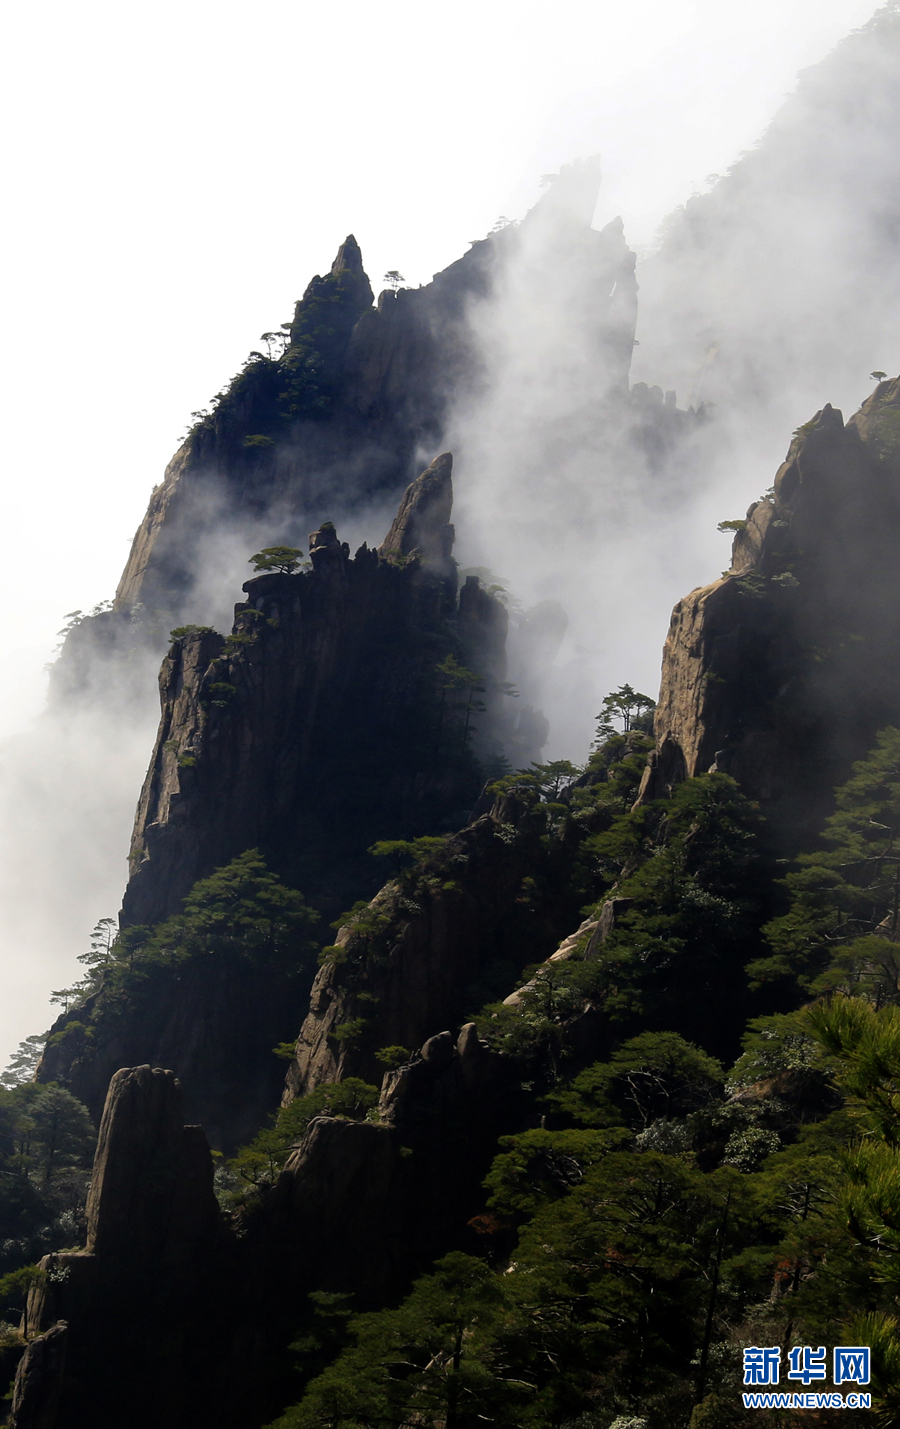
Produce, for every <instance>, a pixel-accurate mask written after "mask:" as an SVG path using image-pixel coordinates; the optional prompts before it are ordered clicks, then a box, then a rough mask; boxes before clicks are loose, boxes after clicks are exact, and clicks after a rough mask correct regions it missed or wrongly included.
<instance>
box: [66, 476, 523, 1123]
mask: <svg viewBox="0 0 900 1429" xmlns="http://www.w3.org/2000/svg"><path fill="white" fill-rule="evenodd" d="M451 468H452V461H451V457H450V454H449V453H445V454H443V455H442V456H440V457H438V458H437V459H436V461H435V462H433V463H432V465H431V466H430V467H429V468H428V469H427V470H426V471H425V472H423V473H422V474H421V476H419V477H418V478H417V479H416V480H415V481H414V482H413V483H412V484H411V485H410V487H409V489H408V491H407V492H406V494H405V496H404V498H403V502H402V504H401V508H400V511H399V513H398V516H397V519H396V520H395V521H394V523H393V526H392V527H391V531H390V533H389V534H388V536H387V538H386V540H385V541H384V543H383V545H382V547H381V552H380V553H379V552H376V551H373V550H369V549H368V548H367V547H366V546H363V547H362V548H361V549H360V550H359V551H358V552H357V554H356V557H355V558H351V556H350V552H349V549H348V547H347V545H346V543H342V542H341V541H340V539H339V537H338V534H337V532H336V531H335V530H334V527H333V526H331V525H330V524H327V523H326V525H325V526H323V527H322V528H321V529H320V530H318V531H316V532H314V533H313V534H312V536H311V537H310V560H311V569H310V570H308V571H307V572H305V573H302V574H284V573H277V572H275V573H270V574H265V575H260V576H257V577H256V578H255V579H253V580H250V581H248V582H247V583H246V584H245V587H244V589H245V591H246V594H247V600H246V601H245V602H242V603H241V604H240V605H238V606H237V607H236V610H235V625H234V632H233V634H232V635H231V636H228V637H223V636H221V635H219V634H217V633H215V632H214V631H210V630H194V631H189V632H187V633H184V634H182V635H180V636H178V637H177V638H176V639H175V640H174V642H173V645H172V649H171V651H170V653H169V655H168V656H167V657H166V659H165V661H164V662H163V667H162V672H161V676H160V688H161V700H162V717H161V721H160V726H159V732H158V736H157V740H156V746H155V749H154V752H153V756H152V759H151V763H150V768H149V771H148V774H147V778H146V781H145V784H144V788H143V791H142V794H141V799H140V803H139V806H138V811H137V818H136V822H135V831H134V839H133V844H132V855H131V863H132V877H131V880H130V882H129V884H128V887H127V890H126V893H125V899H124V909H123V922H124V923H125V924H126V925H130V926H134V925H142V926H146V925H154V924H157V923H159V922H160V921H161V920H163V919H165V918H167V917H168V916H170V915H171V914H174V913H176V912H179V911H180V909H181V905H182V900H183V899H184V897H185V895H186V894H187V893H188V892H189V891H190V889H191V887H192V886H193V885H194V884H195V883H196V882H197V880H198V879H201V878H205V877H207V876H208V875H209V874H211V873H212V872H213V870H214V869H216V868H218V867H222V866H223V865H225V864H227V863H229V862H230V861H231V860H232V859H234V858H235V857H237V856H239V855H240V854H242V853H244V852H245V851H246V850H247V849H253V848H257V849H259V850H261V852H262V854H263V856H264V858H265V859H266V861H267V864H268V866H269V868H271V869H272V870H273V871H275V872H277V873H278V874H279V875H280V876H281V877H282V878H284V879H285V880H286V881H287V882H288V883H289V884H290V885H292V886H293V887H299V888H300V889H302V890H303V892H304V894H305V895H306V896H307V898H308V900H309V901H310V902H311V903H312V904H313V905H314V907H316V908H317V909H318V910H320V911H321V913H322V915H323V919H322V921H323V922H324V923H325V925H326V926H327V923H328V922H329V921H331V920H332V919H334V917H335V916H336V915H338V914H340V913H341V912H342V910H343V909H344V908H347V907H348V906H350V905H352V904H353V903H354V902H355V901H357V900H358V899H359V897H360V896H361V895H362V896H367V897H371V895H372V893H373V892H374V891H375V889H376V888H377V887H378V884H379V883H380V881H381V878H383V871H382V870H380V869H379V867H378V865H377V864H376V863H375V861H374V860H373V859H371V858H370V857H369V856H368V854H367V852H366V850H367V849H368V848H369V846H370V845H371V844H373V843H374V842H375V841H376V840H378V839H385V838H388V839H389V838H396V837H403V838H408V837H410V836H418V835H420V834H426V833H435V832H437V831H440V830H441V829H442V828H446V827H447V826H448V825H449V826H450V827H454V826H455V827H459V826H460V825H462V824H464V823H465V822H466V821H467V819H468V811H469V810H470V809H471V807H472V805H473V804H474V803H475V800H476V798H477V796H478V792H479V789H480V787H481V783H482V779H481V775H480V773H479V767H478V765H477V763H476V761H475V758H474V757H473V751H472V748H471V747H470V739H471V736H472V735H473V734H474V736H475V748H476V749H479V748H484V749H486V751H487V752H490V750H491V748H496V747H497V745H498V744H500V743H501V742H504V743H508V745H509V747H511V748H512V749H514V750H515V751H516V753H518V754H520V755H521V756H522V757H524V758H535V757H538V747H536V746H534V745H532V746H531V747H530V748H528V747H527V746H524V745H521V743H520V744H519V745H517V743H516V739H517V737H520V736H521V731H519V732H518V735H517V732H516V731H515V730H513V731H512V732H510V730H509V729H508V728H507V727H506V726H504V725H503V723H502V721H503V719H504V717H505V709H504V706H509V705H510V704H511V702H510V701H509V700H507V699H506V698H505V696H504V694H503V680H504V678H505V674H506V654H505V642H506V629H507V615H506V610H505V608H504V606H503V605H502V604H500V602H499V601H498V600H497V599H496V598H495V597H494V596H493V595H490V594H489V593H488V592H487V591H485V590H484V589H483V588H482V587H481V585H480V584H479V582H478V580H477V578H475V577H470V578H468V579H467V581H466V583H465V585H464V586H463V590H462V593H461V595H460V599H459V604H458V605H457V589H456V568H455V565H454V563H453V558H452V542H453V527H452V525H450V520H449V518H450V515H451V510H452V499H453V489H452V475H451ZM448 656H452V657H453V658H454V660H456V658H457V657H459V659H458V661H457V665H456V667H455V668H457V669H465V668H466V667H468V668H470V669H474V670H475V671H477V673H478V675H480V676H481V677H482V679H481V681H480V685H481V686H482V688H481V689H480V690H479V691H478V694H479V695H481V696H482V700H481V702H482V703H483V705H484V709H483V710H481V711H480V712H476V713H474V714H473V711H472V709H471V704H472V702H473V700H474V692H473V690H472V689H471V688H470V687H469V685H467V684H465V681H464V682H463V684H462V685H460V683H459V681H460V679H462V677H461V676H456V675H454V674H452V673H451V675H450V676H446V675H444V674H441V670H440V668H439V667H441V666H443V665H445V663H446V659H447V657H448ZM442 657H443V658H442ZM460 662H461V663H460ZM466 678H468V677H466ZM467 725H468V729H467V727H466V726H467ZM538 732H539V731H538ZM510 736H511V737H510ZM479 741H480V743H479ZM473 946H475V944H473ZM448 975H449V974H448ZM149 976H150V982H147V980H146V979H145V983H146V986H144V985H142V986H140V987H134V988H133V989H132V990H131V994H130V996H129V997H128V998H127V999H126V1002H125V1003H124V1004H123V1003H122V1002H121V997H120V994H119V993H117V992H116V991H115V990H114V989H107V990H103V991H101V992H100V993H99V994H97V995H96V996H94V997H92V998H91V999H90V1000H89V1001H88V1003H87V1004H85V1005H84V1006H83V1007H80V1008H79V1009H78V1010H77V1011H74V1012H71V1013H69V1014H67V1015H65V1016H63V1017H62V1018H61V1019H59V1020H58V1021H57V1023H56V1024H55V1026H54V1028H53V1031H52V1036H51V1039H50V1042H49V1045H48V1047H47V1050H46V1052H45V1055H44V1060H43V1063H42V1066H41V1071H40V1076H41V1077H42V1078H43V1079H45V1080H47V1079H53V1080H59V1081H62V1082H63V1083H64V1084H66V1085H67V1086H69V1087H70V1088H71V1090H72V1091H73V1092H74V1093H75V1094H76V1095H77V1096H78V1097H79V1098H80V1099H81V1100H82V1101H84V1102H85V1104H86V1105H87V1106H88V1107H89V1108H90V1109H91V1111H92V1113H93V1114H94V1116H95V1117H96V1116H99V1114H100V1110H101V1108H102V1106H103V1101H104V1097H105V1095H106V1088H107V1085H108V1084H109V1079H110V1077H111V1076H112V1075H113V1073H114V1072H115V1071H116V1070H117V1069H118V1068H119V1067H121V1066H123V1065H127V1066H132V1065H135V1064H138V1063H143V1062H153V1063H157V1062H164V1063H166V1064H167V1065H169V1066H172V1067H174V1069H175V1070H176V1072H177V1073H178V1075H179V1077H180V1078H181V1080H182V1083H183V1084H184V1086H185V1088H186V1092H187V1098H188V1105H189V1108H190V1115H191V1116H192V1117H193V1118H196V1119H197V1120H199V1121H202V1122H203V1124H204V1125H205V1126H206V1128H207V1131H208V1134H209V1135H210V1136H211V1138H212V1139H213V1143H214V1145H216V1147H217V1148H219V1149H221V1148H225V1149H234V1148H235V1147H236V1146H237V1145H239V1144H241V1143H242V1142H244V1141H247V1140H249V1138H250V1137H251V1136H252V1135H253V1134H254V1133H255V1131H256V1129H257V1128H258V1126H259V1124H260V1122H261V1121H262V1120H263V1119H264V1118H265V1116H266V1114H267V1112H268V1111H269V1109H270V1108H271V1107H272V1105H273V1104H274V1103H275V1102H276V1101H277V1096H278V1089H279V1083H280V1069H279V1065H278V1062H277V1060H276V1059H275V1058H274V1057H273V1055H272V1048H273V1047H274V1046H275V1045H276V1044H278V1043H281V1042H284V1041H286V1040H288V1039H289V1038H293V1037H295V1036H296V1034H297V1029H298V1027H299V1026H300V1024H301V1022H302V1021H303V1017H304V1015H305V1012H306V1009H307V1006H308V1004H307V996H308V992H309V984H310V978H311V973H307V971H306V964H303V963H302V959H300V958H299V956H298V958H297V959H295V961H294V964H293V965H290V966H289V965H287V964H285V963H284V962H283V960H282V962H281V963H279V964H278V965H277V966H276V965H272V966H266V967H261V966H257V965H255V964H254V963H253V962H252V960H248V959H243V960H241V959H240V958H237V959H232V960H231V961H228V960H225V961H223V960H222V959H219V960H218V962H217V963H216V965H215V967H213V966H212V965H211V964H209V965H208V963H207V960H205V959H204V960H201V962H200V963H190V964H184V965H182V966H179V967H173V968H172V969H171V970H170V971H169V972H166V971H165V970H164V969H159V968H157V969H155V970H154V969H151V970H150V973H149ZM151 982H152V987H151ZM414 982H415V979H414ZM445 982H446V977H444V978H443V980H442V978H441V977H436V980H435V995H434V996H433V997H432V998H431V1001H430V1002H429V1004H428V1007H427V1016H426V1018H425V1020H424V1022H421V1023H419V1022H416V1020H415V1016H414V1015H413V1014H412V1012H411V1013H410V1018H409V1019H408V1021H409V1025H408V1026H406V1027H405V1029H404V1036H408V1037H409V1040H408V1041H407V1042H405V1043H404V1045H407V1046H409V1047H413V1046H416V1045H418V1043H419V1042H421V1041H422V1040H423V1039H424V1037H425V1036H426V1035H427V1033H428V1032H429V1031H430V1030H431V1029H432V1025H433V1023H432V1019H433V1018H437V1019H438V1020H441V1021H443V1020H446V1015H447V1014H446V1011H445V1010H444V1009H445V1006H446V1005H447V1004H446V1003H445V1002H444V1001H443V1000H442V999H443V998H444V996H445V994H446V993H447V988H446V987H445V986H444V983H445ZM454 989H455V990H454V993H453V996H452V997H451V998H450V1002H451V1003H452V1011H453V1015H457V1013H458V1012H460V1011H461V1010H462V1009H458V1008H457V1005H456V1004H457V1001H458V996H459V989H458V988H457V987H456V984H454ZM410 1006H411V1007H412V1002H411V1003H410ZM395 1040H397V1039H395Z"/></svg>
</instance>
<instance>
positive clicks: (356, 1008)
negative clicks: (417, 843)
mask: <svg viewBox="0 0 900 1429" xmlns="http://www.w3.org/2000/svg"><path fill="white" fill-rule="evenodd" d="M543 829H544V822H543V820H540V821H537V820H535V818H534V816H533V815H532V814H531V812H530V811H529V810H528V809H527V808H525V807H524V806H521V805H520V804H519V803H518V801H517V800H516V799H515V798H514V797H512V796H508V795H504V796H501V797H500V798H499V799H497V800H496V801H495V802H494V804H493V807H492V809H491V811H490V813H487V814H484V815H482V816H481V817H480V818H478V819H476V820H475V822H474V823H473V824H471V825H469V827H468V828H465V829H463V830H461V831H460V832H459V833H457V834H454V835H453V837H452V838H450V839H448V840H447V841H446V842H445V843H444V844H443V845H442V846H441V847H440V848H439V849H437V850H435V852H434V853H433V855H432V856H431V857H430V858H428V859H426V860H425V861H424V862H423V864H422V866H421V870H413V871H412V873H411V874H410V875H409V876H407V877H405V878H404V879H403V880H402V881H401V882H398V883H389V884H388V885H387V886H386V887H385V888H384V889H382V891H381V892H380V893H379V894H378V895H377V896H376V898H375V899H374V900H373V901H372V903H371V904H370V905H369V906H368V908H366V909H364V910H362V912H361V913H359V914H358V915H357V917H356V918H355V919H354V920H353V921H352V922H351V923H348V924H347V925H345V926H344V927H343V928H341V930H340V932H339V933H338V935H337V942H336V944H335V945H334V948H333V950H332V952H331V953H330V955H329V957H328V961H326V963H325V965H324V966H323V967H322V969H321V970H320V972H319V973H318V976H317V977H316V980H315V982H314V984H313V989H312V994H311V996H310V1002H309V1014H308V1016H307V1017H306V1019H305V1021H304V1023H303V1026H302V1028H301V1031H300V1036H299V1039H298V1041H297V1050H296V1058H295V1061H294V1062H293V1063H292V1064H291V1066H290V1068H289V1070H288V1075H287V1080H286V1084H285V1095H284V1100H285V1102H289V1101H291V1100H293V1098H294V1097H297V1096H303V1095H305V1094H306V1093H307V1092H310V1091H312V1090H313V1089H314V1088H315V1087H317V1086H319V1085H321V1084H322V1083H323V1082H333V1081H341V1080H343V1078H345V1077H347V1076H362V1077H365V1078H366V1079H367V1080H369V1081H372V1080H374V1079H376V1078H378V1077H379V1076H380V1064H379V1062H378V1061H377V1059H376V1056H375V1054H376V1053H377V1052H378V1050H379V1049H380V1048H384V1047H392V1048H400V1049H403V1048H406V1049H411V1048H414V1047H417V1046H420V1045H421V1044H422V1043H423V1042H424V1041H425V1039H426V1038H428V1037H429V1036H431V1035H433V1034H434V1033H435V1031H436V1030H437V1029H439V1028H441V1027H442V1026H446V1025H447V1023H448V1022H450V1023H454V1022H455V1024H456V1025H457V1026H458V1025H460V1024H461V1023H462V1021H463V1020H464V1018H465V1015H466V1014H467V1013H469V1012H472V1011H473V1010H475V1009H477V1008H478V1007H479V1006H481V1005H482V1004H483V1003H484V1002H486V1001H489V1000H490V998H491V996H492V995H498V994H499V992H500V991H501V990H505V987H508V986H509V984H510V983H511V982H513V981H514V980H515V978H516V976H517V975H518V973H519V972H520V971H521V969H522V968H523V967H524V966H526V965H527V964H528V963H529V962H532V961H534V960H535V957H536V956H540V952H538V950H539V949H541V948H542V946H543V945H544V943H545V940H546V939H547V937H548V933H549V937H550V938H552V937H553V932H552V927H551V929H550V930H548V927H547V923H546V921H545V920H544V919H543V918H540V917H538V916H536V915H535V913H534V912H533V910H532V909H531V908H530V907H529V906H528V905H527V902H526V900H525V899H523V886H524V885H525V884H526V882H527V880H529V879H534V878H535V877H544V876H546V874H547V871H548V869H549V868H550V867H552V863H553V854H552V853H551V854H550V855H549V856H548V852H547V849H546V848H545V846H544V844H543V842H542V837H541V836H542V833H543ZM504 984H505V986H504Z"/></svg>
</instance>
